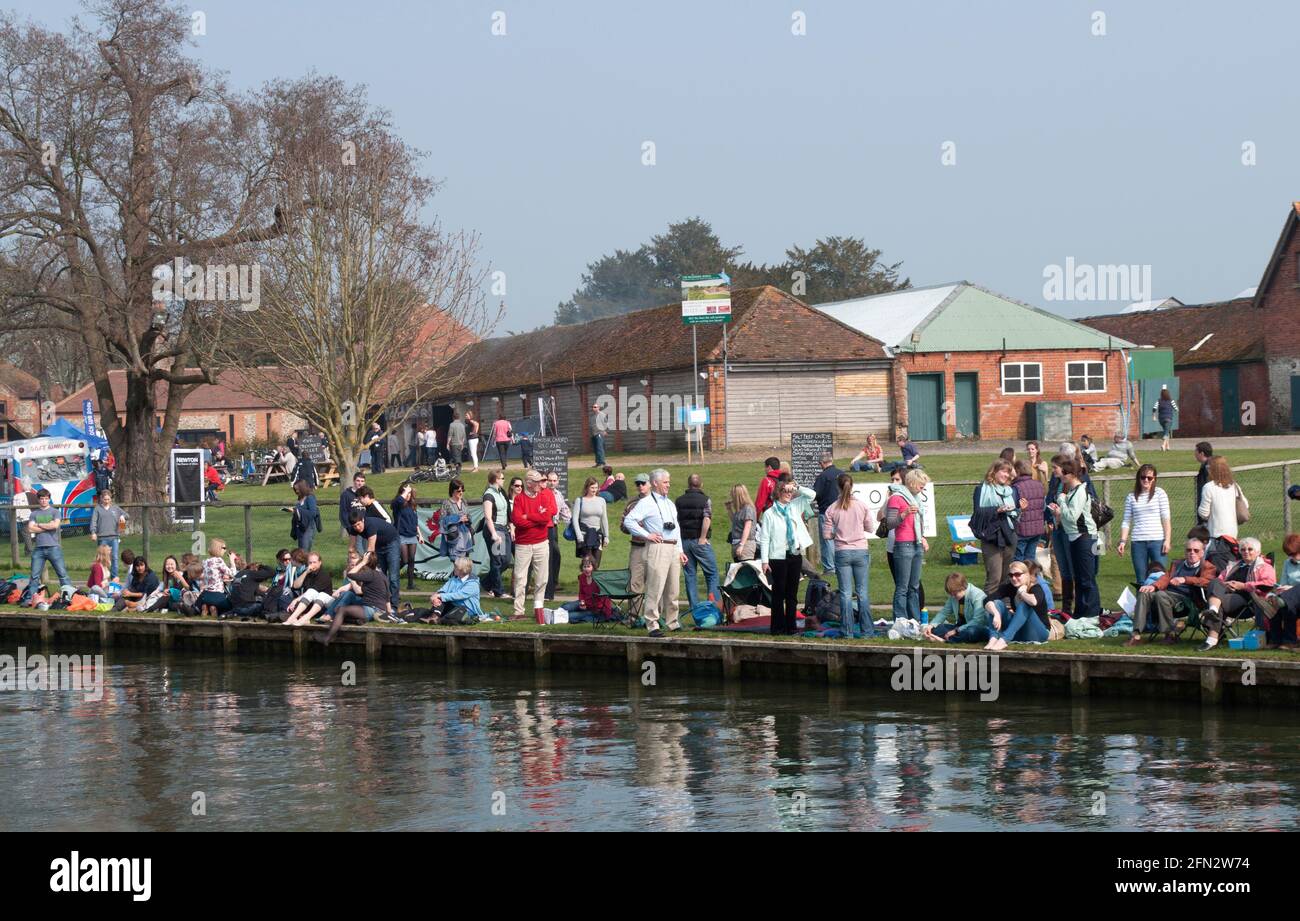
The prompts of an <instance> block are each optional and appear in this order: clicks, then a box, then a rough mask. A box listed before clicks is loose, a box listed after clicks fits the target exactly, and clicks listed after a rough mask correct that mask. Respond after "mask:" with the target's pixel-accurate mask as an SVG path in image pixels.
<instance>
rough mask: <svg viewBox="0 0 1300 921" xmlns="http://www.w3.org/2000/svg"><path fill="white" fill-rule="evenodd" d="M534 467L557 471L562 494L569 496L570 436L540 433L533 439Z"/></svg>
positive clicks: (541, 469)
mask: <svg viewBox="0 0 1300 921" xmlns="http://www.w3.org/2000/svg"><path fill="white" fill-rule="evenodd" d="M533 469H534V470H540V471H541V472H542V473H551V472H554V473H556V474H557V475H558V476H559V478H560V495H561V496H563V497H564V498H566V499H567V498H568V497H569V438H568V436H567V435H538V436H537V437H536V438H534V439H533Z"/></svg>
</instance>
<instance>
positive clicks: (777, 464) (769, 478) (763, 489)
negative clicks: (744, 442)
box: [754, 457, 781, 515]
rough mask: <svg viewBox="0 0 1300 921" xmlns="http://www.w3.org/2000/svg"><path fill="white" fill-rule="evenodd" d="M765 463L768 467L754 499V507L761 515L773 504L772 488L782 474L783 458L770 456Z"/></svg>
mask: <svg viewBox="0 0 1300 921" xmlns="http://www.w3.org/2000/svg"><path fill="white" fill-rule="evenodd" d="M763 464H764V466H766V468H767V469H766V470H765V471H764V474H763V479H762V481H761V482H759V484H758V496H757V497H756V498H755V499H754V508H755V509H757V510H758V514H759V515H762V514H763V513H764V512H766V511H767V509H768V506H770V505H771V504H772V488H773V487H774V486H776V478H777V477H779V476H780V475H781V458H779V457H769V458H768V459H767V460H765V461H764V462H763Z"/></svg>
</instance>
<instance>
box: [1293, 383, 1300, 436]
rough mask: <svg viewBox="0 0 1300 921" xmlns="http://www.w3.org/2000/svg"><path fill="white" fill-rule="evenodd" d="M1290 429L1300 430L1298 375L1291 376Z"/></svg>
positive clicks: (1299, 387) (1299, 386)
mask: <svg viewBox="0 0 1300 921" xmlns="http://www.w3.org/2000/svg"><path fill="white" fill-rule="evenodd" d="M1291 428H1293V429H1300V375H1294V374H1293V375H1291Z"/></svg>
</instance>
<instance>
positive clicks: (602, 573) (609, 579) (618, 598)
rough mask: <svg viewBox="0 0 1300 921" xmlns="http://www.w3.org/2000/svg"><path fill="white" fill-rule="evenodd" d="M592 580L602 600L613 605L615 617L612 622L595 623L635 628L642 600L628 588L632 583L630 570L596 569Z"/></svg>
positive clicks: (639, 615)
mask: <svg viewBox="0 0 1300 921" xmlns="http://www.w3.org/2000/svg"><path fill="white" fill-rule="evenodd" d="M592 578H593V579H594V580H595V582H596V588H597V589H599V590H600V596H601V597H602V598H608V599H609V600H610V601H611V602H612V603H613V605H614V611H615V617H614V619H613V620H607V621H600V620H598V621H596V622H595V623H596V624H597V625H600V624H602V623H605V624H622V625H623V626H625V627H635V626H636V625H637V622H638V621H639V620H640V619H641V609H642V606H643V603H644V602H643V599H642V596H641V595H640V594H637V593H634V592H633V591H631V589H629V588H628V584H629V583H630V582H631V581H632V570H630V569H597V570H596V571H595V572H594V573H593V574H592Z"/></svg>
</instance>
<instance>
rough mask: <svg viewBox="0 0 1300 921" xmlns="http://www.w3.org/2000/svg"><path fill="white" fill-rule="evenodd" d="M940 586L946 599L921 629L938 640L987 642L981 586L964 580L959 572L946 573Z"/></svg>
mask: <svg viewBox="0 0 1300 921" xmlns="http://www.w3.org/2000/svg"><path fill="white" fill-rule="evenodd" d="M943 587H944V590H945V591H946V592H947V593H948V600H947V601H945V602H944V605H943V609H942V610H941V611H939V613H938V614H936V615H935V616H934V618H933V619H932V620H931V621H930V622H929V623H928V624H926V625H925V626H924V627H922V628H921V633H922V634H923V635H924V636H925V638H926V639H930V640H937V641H938V642H940V643H987V642H988V640H989V636H990V634H989V615H988V611H986V610H985V609H984V602H985V600H986V599H985V597H984V590H983V589H979V588H976V587H975V586H973V585H970V584H968V583H967V581H966V577H965V576H964V575H962V574H961V573H959V572H951V573H949V574H948V578H947V579H945V580H944V583H943Z"/></svg>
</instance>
